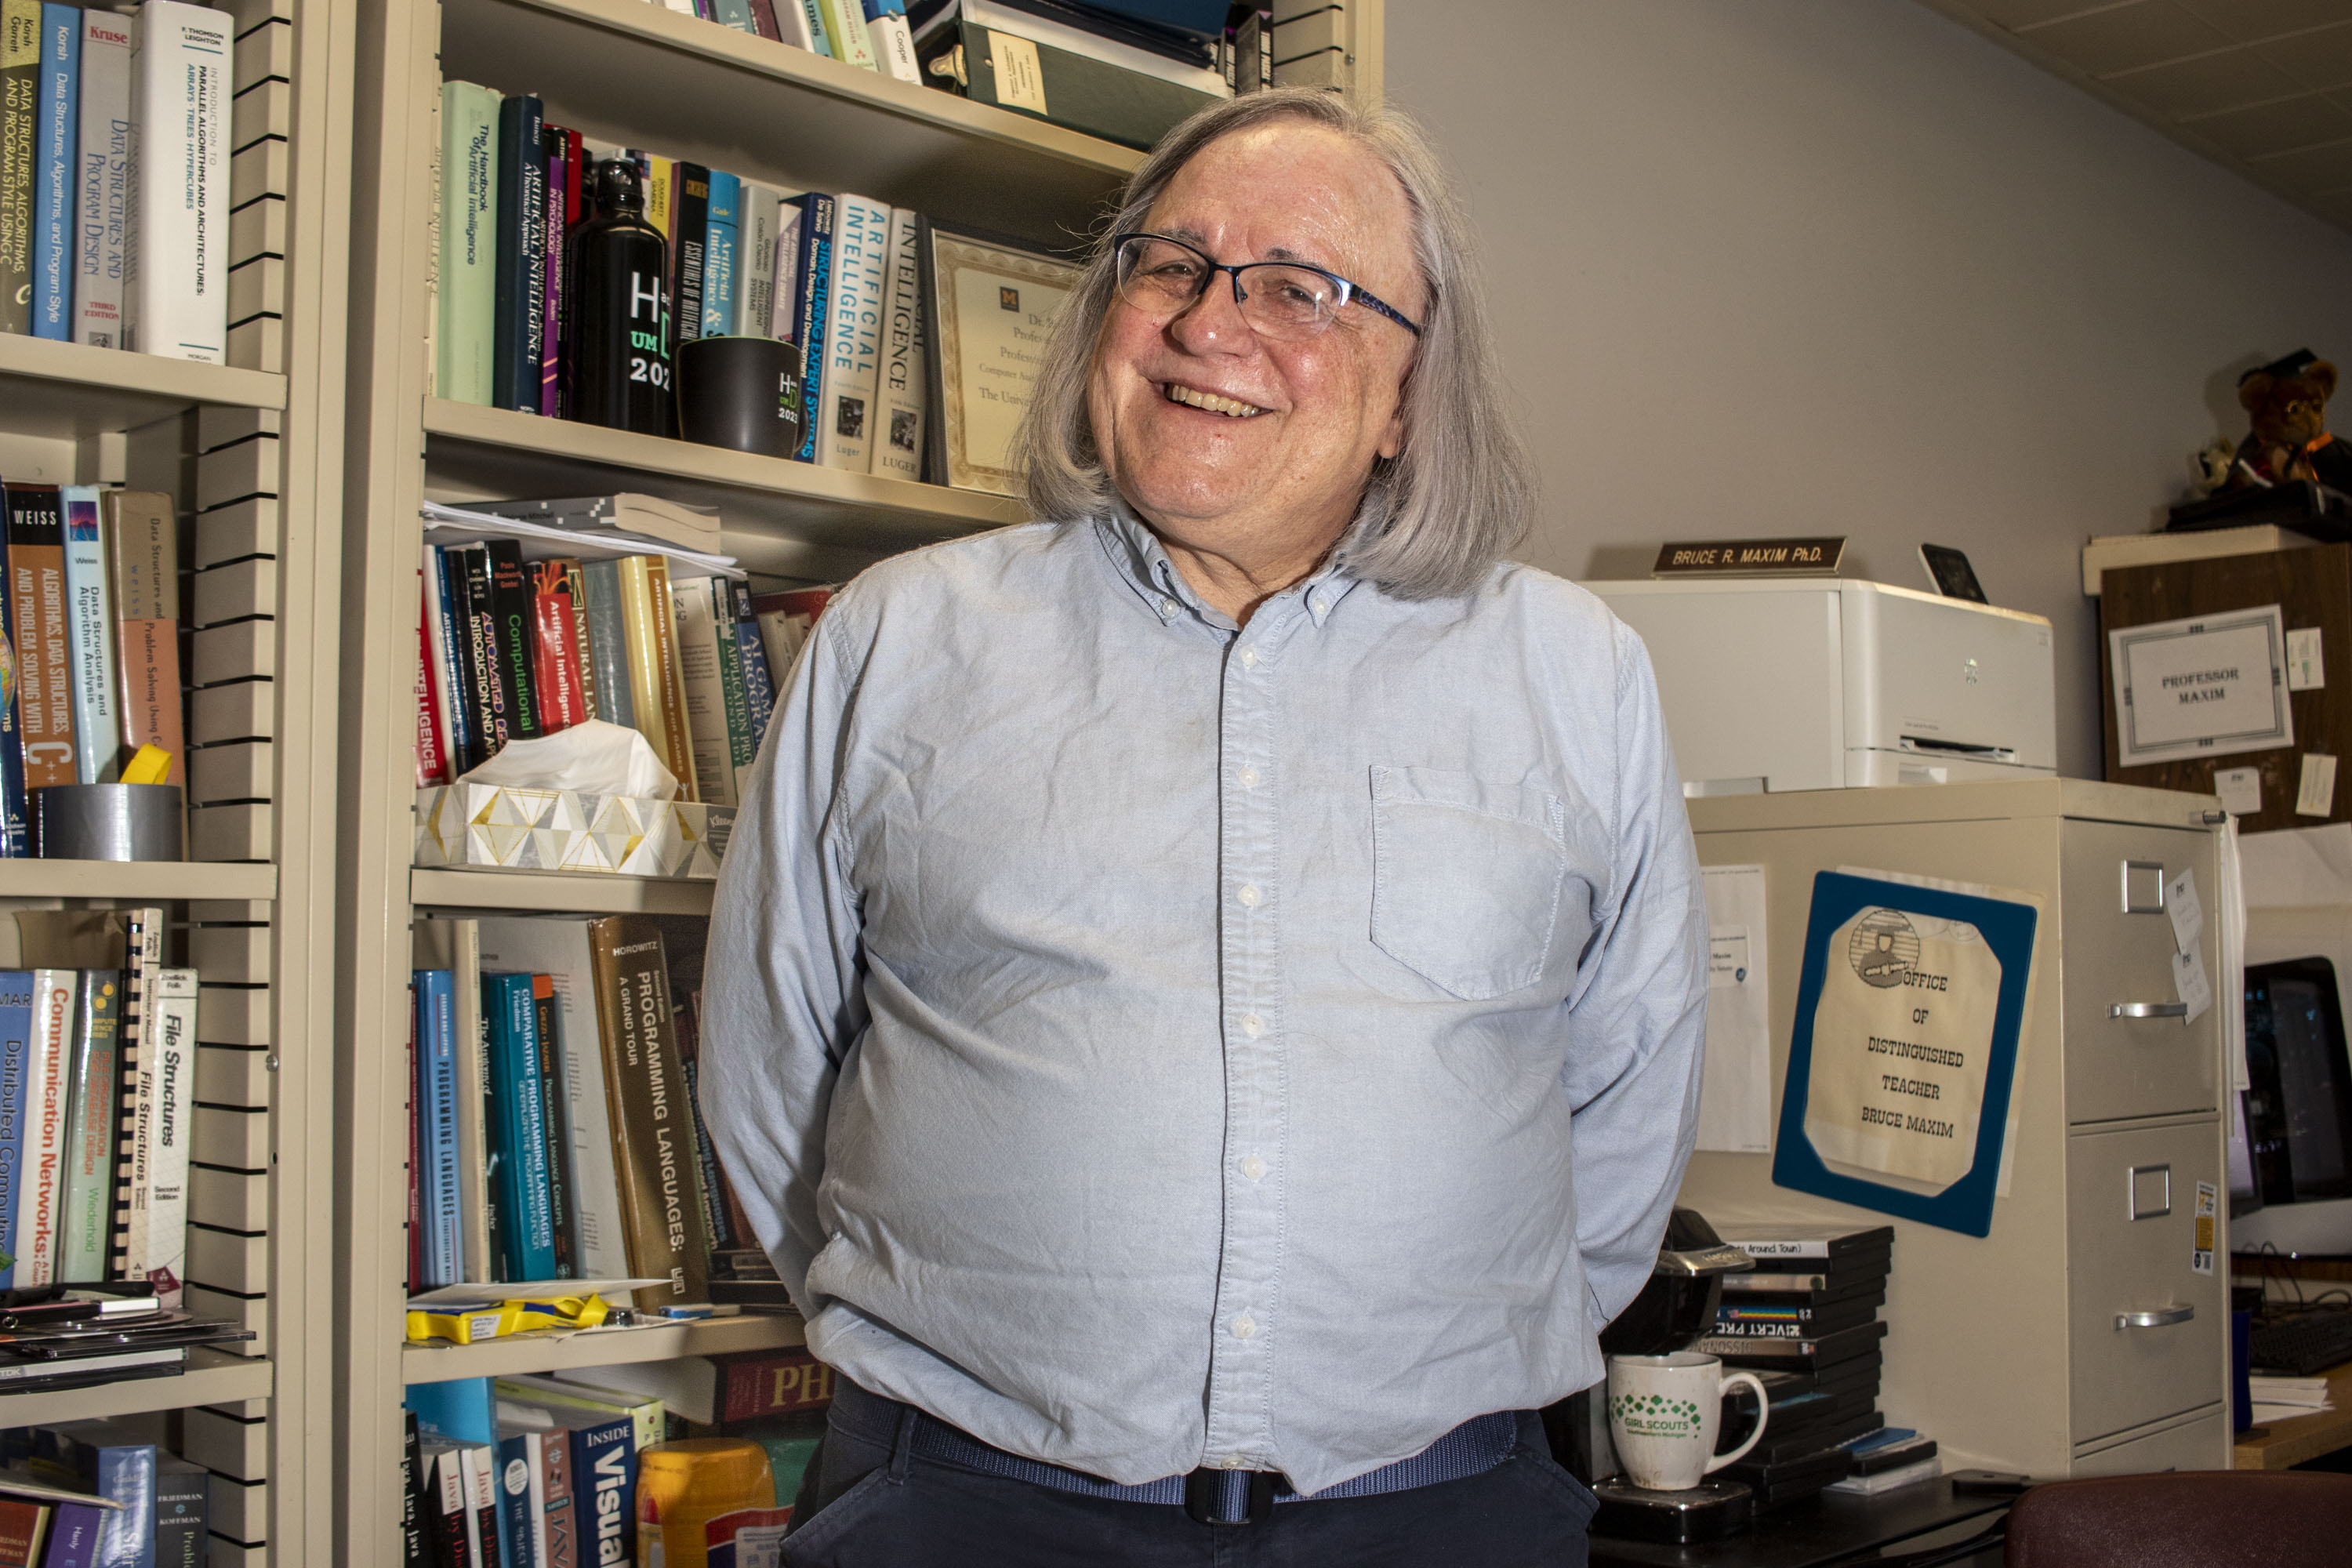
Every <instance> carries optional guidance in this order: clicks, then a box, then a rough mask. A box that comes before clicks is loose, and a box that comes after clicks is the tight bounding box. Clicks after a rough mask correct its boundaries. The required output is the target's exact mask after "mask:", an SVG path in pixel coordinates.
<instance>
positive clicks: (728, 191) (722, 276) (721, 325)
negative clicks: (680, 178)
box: [701, 169, 743, 338]
mask: <svg viewBox="0 0 2352 1568" xmlns="http://www.w3.org/2000/svg"><path fill="white" fill-rule="evenodd" d="M742 188H743V183H742V182H741V181H740V180H739V179H737V178H736V177H735V176H734V175H732V174H728V173H727V172H726V171H725V170H723V169H713V170H712V171H710V200H709V207H708V209H707V210H706V212H705V215H704V219H703V235H704V239H703V250H702V331H701V335H702V336H703V337H706V338H725V337H732V336H733V335H734V333H735V289H736V282H735V268H736V255H737V237H738V235H737V230H738V227H739V226H740V223H741V221H742Z"/></svg>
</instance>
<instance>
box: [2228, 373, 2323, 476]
mask: <svg viewBox="0 0 2352 1568" xmlns="http://www.w3.org/2000/svg"><path fill="white" fill-rule="evenodd" d="M2335 391H2336V367H2335V366H2334V365H2332V364H2330V363H2327V362H2326V360H2324V359H2317V358H2315V357H2313V355H2312V353H2311V351H2310V350H2309V349H2303V350H2300V351H2298V352H2296V353H2291V354H2289V355H2287V356H2286V357H2285V358H2284V359H2280V360H2273V361H2272V362H2271V363H2269V364H2266V365H2263V366H2262V367H2261V368H2260V369H2257V370H2250V371H2248V372H2247V373H2246V374H2244V375H2242V376H2241V377H2239V378H2238V403H2239V405H2240V406H2242V407H2243V408H2244V409H2245V411H2246V413H2247V415H2248V416H2250V417H2251V419H2252V423H2253V428H2252V430H2250V431H2248V432H2247V434H2246V438H2245V439H2244V440H2243V441H2242V442H2240V443H2239V444H2238V452H2237V458H2236V460H2235V462H2233V463H2232V464H2231V479H2230V486H2229V488H2230V489H2249V488H2252V487H2253V486H2257V485H2261V486H2268V485H2275V484H2282V483H2285V482H2288V481H2291V480H2294V479H2316V480H2318V481H2319V482H2320V483H2321V484H2323V485H2326V486H2328V487H2329V488H2330V489H2338V490H2346V491H2352V447H2347V444H2346V443H2345V442H2341V441H2338V440H2336V437H2333V436H2330V435H2329V434H2328V433H2327V420H2326V408H2327V400H2328V398H2329V397H2330V396H2332V395H2334V394H2335Z"/></svg>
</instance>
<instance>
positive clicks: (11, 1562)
mask: <svg viewBox="0 0 2352 1568" xmlns="http://www.w3.org/2000/svg"><path fill="white" fill-rule="evenodd" d="M48 1529H49V1507H48V1504H47V1503H38V1502H34V1501H32V1500H29V1499H26V1498H13V1497H12V1498H0V1568H37V1565H38V1564H39V1563H40V1561H41V1537H42V1536H44V1535H46V1534H47V1533H48Z"/></svg>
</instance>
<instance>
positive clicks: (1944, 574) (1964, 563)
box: [1919, 544, 1991, 605]
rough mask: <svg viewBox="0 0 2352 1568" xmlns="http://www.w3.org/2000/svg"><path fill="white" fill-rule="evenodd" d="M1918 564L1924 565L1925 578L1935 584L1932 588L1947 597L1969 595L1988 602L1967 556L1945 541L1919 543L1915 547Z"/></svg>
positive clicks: (1980, 603) (1977, 601) (1954, 597)
mask: <svg viewBox="0 0 2352 1568" xmlns="http://www.w3.org/2000/svg"><path fill="white" fill-rule="evenodd" d="M1919 564H1920V565H1922V566H1925V567H1926V568H1927V581H1929V582H1930V583H1933V584H1936V592H1937V593H1938V594H1941V595H1944V597H1946V598H1947V599H1972V600H1974V601H1975V602H1976V603H1978V604H1979V605H1984V604H1990V603H1991V601H1990V600H1989V599H1987V598H1986V597H1985V591H1984V587H1983V584H1979V582H1978V581H1977V574H1976V568H1975V567H1973V566H1970V565H1969V558H1968V557H1967V556H1965V555H1963V554H1961V553H1960V552H1958V551H1957V550H1955V549H1953V548H1952V547H1951V546H1950V545H1948V544H1923V545H1921V546H1920V547H1919Z"/></svg>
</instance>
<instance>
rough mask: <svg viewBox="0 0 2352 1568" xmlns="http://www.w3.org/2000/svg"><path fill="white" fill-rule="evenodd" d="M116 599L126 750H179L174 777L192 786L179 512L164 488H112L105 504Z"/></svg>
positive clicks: (170, 778)
mask: <svg viewBox="0 0 2352 1568" xmlns="http://www.w3.org/2000/svg"><path fill="white" fill-rule="evenodd" d="M179 532H180V530H179V518H178V516H177V514H176V513H175V511H174V510H173V505H172V498H171V497H170V496H167V495H165V494H163V492H162V491H161V490H114V489H110V490H108V491H107V492H106V493H105V495H104V497H103V499H102V500H101V503H100V534H101V536H102V542H103V544H104V547H105V548H104V554H105V558H106V582H107V587H108V592H109V596H110V599H111V600H112V613H113V616H114V630H115V641H114V647H113V649H112V653H113V656H114V670H115V693H116V703H115V709H116V717H117V723H118V728H119V732H120V735H121V745H122V746H123V747H124V748H125V750H124V753H123V754H124V755H126V756H127V755H130V754H131V753H133V752H137V751H138V750H139V748H140V747H142V746H149V745H152V746H159V747H161V748H163V750H164V751H166V752H170V753H171V754H172V765H171V769H170V771H169V772H168V773H165V774H164V776H163V782H164V783H166V784H180V785H182V786H185V784H187V779H188V764H187V759H186V758H185V756H184V755H183V753H184V752H186V751H187V743H186V740H185V738H184V733H183V731H182V726H181V721H180V707H181V701H182V695H181V690H180V547H179Z"/></svg>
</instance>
